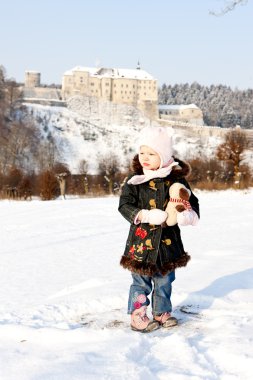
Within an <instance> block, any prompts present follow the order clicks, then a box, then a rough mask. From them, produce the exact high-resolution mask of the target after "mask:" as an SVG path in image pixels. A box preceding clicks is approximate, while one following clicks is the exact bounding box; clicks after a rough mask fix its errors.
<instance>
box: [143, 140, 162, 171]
mask: <svg viewBox="0 0 253 380" xmlns="http://www.w3.org/2000/svg"><path fill="white" fill-rule="evenodd" d="M139 161H140V164H141V166H142V167H143V168H144V169H149V170H156V169H159V167H160V164H161V158H160V156H159V154H158V153H156V152H155V151H154V150H153V149H151V148H150V147H149V146H146V145H142V146H141V147H140V152H139Z"/></svg>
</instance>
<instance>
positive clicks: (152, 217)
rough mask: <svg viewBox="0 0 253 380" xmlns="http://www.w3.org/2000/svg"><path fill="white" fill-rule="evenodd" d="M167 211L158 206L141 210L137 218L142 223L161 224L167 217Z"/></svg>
mask: <svg viewBox="0 0 253 380" xmlns="http://www.w3.org/2000/svg"><path fill="white" fill-rule="evenodd" d="M167 217H168V214H167V212H165V211H163V210H160V209H158V208H153V209H152V210H145V209H143V210H141V213H140V217H138V219H139V220H141V222H142V223H149V224H157V225H161V224H162V223H163V222H165V220H166V219H167Z"/></svg>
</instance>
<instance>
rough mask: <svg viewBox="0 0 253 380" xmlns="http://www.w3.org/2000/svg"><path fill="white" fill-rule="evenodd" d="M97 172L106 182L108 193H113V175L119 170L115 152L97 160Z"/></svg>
mask: <svg viewBox="0 0 253 380" xmlns="http://www.w3.org/2000/svg"><path fill="white" fill-rule="evenodd" d="M98 166H99V172H100V174H102V175H103V176H104V179H105V181H106V182H107V184H108V189H109V194H112V193H113V188H114V183H115V176H116V174H117V173H118V171H119V164H118V159H117V157H116V156H115V154H113V153H111V154H108V155H107V156H106V157H103V159H102V160H101V161H100V162H99V165H98Z"/></svg>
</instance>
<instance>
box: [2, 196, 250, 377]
mask: <svg viewBox="0 0 253 380" xmlns="http://www.w3.org/2000/svg"><path fill="white" fill-rule="evenodd" d="M196 194H197V195H198V197H199V199H200V205H201V218H202V219H201V222H200V224H199V225H198V226H197V227H184V228H182V234H183V239H184V244H185V248H186V249H187V250H188V251H189V252H190V253H191V255H192V260H191V262H190V263H189V265H188V267H187V268H184V269H179V270H178V271H177V280H176V281H175V282H174V288H173V297H172V301H173V306H174V315H175V316H176V317H177V318H179V321H180V324H179V326H178V327H175V328H173V329H171V330H167V331H166V330H162V329H160V330H158V331H155V332H153V333H151V334H140V333H136V332H132V331H131V330H130V329H129V326H128V324H129V316H128V315H126V306H127V297H128V288H129V285H130V281H131V280H130V273H129V272H127V271H126V270H124V269H122V268H121V267H120V266H119V260H120V256H121V254H122V252H123V249H124V244H125V240H126V237H127V233H128V227H129V226H128V223H127V222H126V221H125V220H124V219H123V218H122V216H121V215H120V214H119V213H118V211H117V205H118V198H117V197H107V198H97V199H95V198H92V199H67V200H66V201H63V200H56V201H51V202H42V201H37V200H33V201H31V202H21V201H20V202H14V201H1V202H0V379H1V380H84V379H85V380H86V379H87V380H90V379H106V380H108V379H113V380H114V379H115V380H120V379H124V380H125V379H127V380H141V379H145V380H154V379H161V380H172V379H173V380H184V379H192V380H199V379H205V380H206V379H208V380H211V379H219V380H234V379H240V380H247V379H252V378H253V290H252V288H253V233H252V218H253V191H252V190H251V191H248V192H242V191H238V192H236V191H224V192H197V193H196ZM186 312H187V313H186Z"/></svg>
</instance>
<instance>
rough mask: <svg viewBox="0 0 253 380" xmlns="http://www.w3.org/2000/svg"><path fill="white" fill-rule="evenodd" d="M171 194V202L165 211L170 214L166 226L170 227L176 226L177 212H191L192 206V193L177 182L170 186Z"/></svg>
mask: <svg viewBox="0 0 253 380" xmlns="http://www.w3.org/2000/svg"><path fill="white" fill-rule="evenodd" d="M169 194H170V200H169V203H168V204H167V207H166V209H165V211H166V212H167V213H168V218H167V219H166V224H167V225H168V226H174V225H175V224H176V223H177V212H183V211H184V210H191V205H190V202H189V198H190V195H191V191H190V190H189V189H187V188H186V187H185V186H184V185H183V184H182V183H179V182H175V183H173V184H172V185H171V186H170V189H169Z"/></svg>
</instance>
